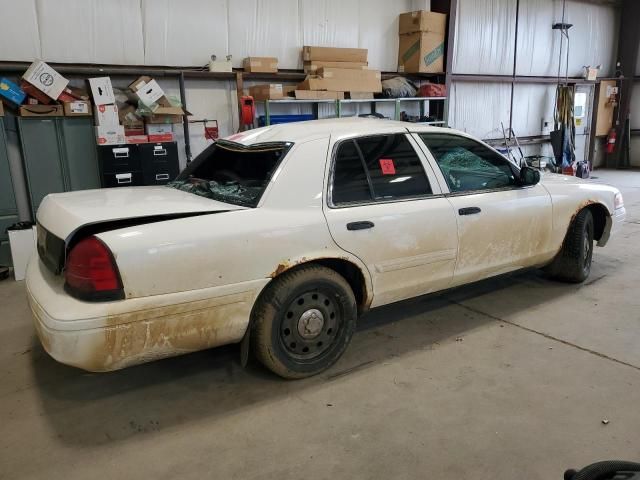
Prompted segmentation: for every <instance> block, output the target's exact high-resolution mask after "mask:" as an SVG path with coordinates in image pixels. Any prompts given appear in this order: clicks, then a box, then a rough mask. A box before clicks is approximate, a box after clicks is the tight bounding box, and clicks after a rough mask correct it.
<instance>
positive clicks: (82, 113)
mask: <svg viewBox="0 0 640 480" xmlns="http://www.w3.org/2000/svg"><path fill="white" fill-rule="evenodd" d="M62 107H63V109H64V116H65V117H88V116H91V114H92V110H91V103H90V102H89V101H88V100H74V101H73V102H65V103H63V104H62Z"/></svg>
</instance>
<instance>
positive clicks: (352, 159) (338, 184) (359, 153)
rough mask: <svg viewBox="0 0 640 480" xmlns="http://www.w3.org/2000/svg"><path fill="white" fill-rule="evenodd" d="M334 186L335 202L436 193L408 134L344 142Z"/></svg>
mask: <svg viewBox="0 0 640 480" xmlns="http://www.w3.org/2000/svg"><path fill="white" fill-rule="evenodd" d="M332 188H333V190H332V200H333V203H334V205H344V204H349V203H362V202H372V201H384V200H394V199H402V198H412V197H421V196H424V195H429V194H431V193H432V191H431V186H430V185H429V181H428V179H427V175H426V174H425V171H424V168H423V166H422V162H421V161H420V158H419V157H418V155H417V154H416V152H415V150H414V149H413V147H412V146H411V143H409V140H408V139H407V137H406V136H405V135H404V134H395V135H375V136H370V137H362V138H358V139H355V140H348V141H345V142H343V143H341V144H340V146H339V147H338V151H337V153H336V159H335V166H334V175H333V186H332Z"/></svg>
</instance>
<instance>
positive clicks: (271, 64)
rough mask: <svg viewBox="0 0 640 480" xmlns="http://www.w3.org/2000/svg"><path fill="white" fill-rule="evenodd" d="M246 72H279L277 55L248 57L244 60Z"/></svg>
mask: <svg viewBox="0 0 640 480" xmlns="http://www.w3.org/2000/svg"><path fill="white" fill-rule="evenodd" d="M242 64H243V66H244V71H245V72H253V73H278V59H277V58H276V57H247V58H245V59H244V61H243V62H242Z"/></svg>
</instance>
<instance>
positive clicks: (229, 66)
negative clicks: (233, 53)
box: [209, 60, 233, 73]
mask: <svg viewBox="0 0 640 480" xmlns="http://www.w3.org/2000/svg"><path fill="white" fill-rule="evenodd" d="M209 71H210V72H226V73H231V72H233V63H232V62H231V60H211V61H210V62H209Z"/></svg>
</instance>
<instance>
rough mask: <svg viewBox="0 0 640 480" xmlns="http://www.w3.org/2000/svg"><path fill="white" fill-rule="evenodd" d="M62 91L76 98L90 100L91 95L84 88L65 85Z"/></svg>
mask: <svg viewBox="0 0 640 480" xmlns="http://www.w3.org/2000/svg"><path fill="white" fill-rule="evenodd" d="M62 93H66V94H67V95H70V96H72V97H73V98H75V99H77V100H91V97H90V96H89V94H88V93H87V91H86V90H85V89H84V88H78V87H72V86H71V85H67V88H65V89H64V90H63V92H62Z"/></svg>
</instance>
